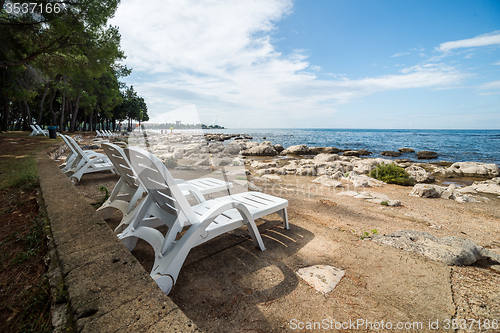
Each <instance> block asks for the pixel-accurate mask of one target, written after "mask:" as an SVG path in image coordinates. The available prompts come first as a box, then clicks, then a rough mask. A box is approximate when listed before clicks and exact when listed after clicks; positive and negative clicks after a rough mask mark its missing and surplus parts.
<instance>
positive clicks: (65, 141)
mask: <svg viewBox="0 0 500 333" xmlns="http://www.w3.org/2000/svg"><path fill="white" fill-rule="evenodd" d="M61 138H62V139H63V141H64V143H65V144H66V145H67V146H68V147H69V149H71V151H72V152H73V154H75V155H78V153H77V152H76V151H75V148H73V145H72V144H71V143H70V142H69V139H68V136H67V135H64V134H61Z"/></svg>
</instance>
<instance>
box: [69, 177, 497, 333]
mask: <svg viewBox="0 0 500 333" xmlns="http://www.w3.org/2000/svg"><path fill="white" fill-rule="evenodd" d="M251 171H252V170H251ZM172 174H173V175H174V177H175V178H182V179H186V180H188V179H194V178H198V177H200V176H207V175H210V177H217V176H220V174H213V173H211V171H210V170H204V171H200V170H197V171H177V170H174V171H172ZM250 178H251V176H250ZM282 179H283V182H256V185H257V186H259V187H261V188H262V189H264V191H265V192H267V193H269V194H272V195H277V196H280V197H283V198H286V199H287V200H288V201H289V207H288V214H289V221H290V224H291V228H290V230H285V229H284V228H283V226H282V223H281V220H280V218H279V216H278V215H277V214H272V215H269V216H267V217H265V218H263V219H260V220H258V221H257V224H258V226H259V230H260V232H261V234H262V237H263V240H264V243H265V245H266V248H267V249H266V251H262V252H261V251H259V250H258V249H256V248H255V247H254V246H253V243H252V241H251V239H250V238H249V237H248V232H247V231H246V230H245V229H242V230H236V231H234V232H232V233H228V234H225V235H223V236H220V237H218V238H216V239H214V240H212V241H210V242H207V243H205V244H202V245H201V246H199V247H197V248H195V249H193V250H192V251H191V252H190V254H189V256H188V258H187V260H186V262H185V264H184V266H183V268H182V270H181V273H180V275H179V279H178V281H177V283H176V285H175V286H174V287H173V289H172V291H171V293H170V294H169V296H170V297H171V298H172V299H173V300H174V302H176V303H177V304H178V305H179V307H180V308H181V309H182V310H183V311H184V312H185V313H186V315H187V316H188V317H190V318H191V319H192V320H193V321H194V322H195V323H196V324H197V325H199V327H200V328H202V329H203V330H205V331H207V332H243V331H255V332H281V331H290V332H293V331H303V330H301V328H304V329H305V328H310V331H317V332H321V331H340V332H350V331H372V330H377V327H380V323H381V321H382V320H383V321H384V322H385V325H387V324H388V323H391V325H394V326H393V330H394V329H395V328H396V325H397V323H400V324H401V325H403V326H402V328H401V329H400V330H396V331H405V332H406V331H408V332H410V331H433V332H436V331H458V332H479V331H491V332H495V331H500V328H498V329H494V328H493V326H492V325H493V323H494V322H493V321H494V320H497V321H498V325H499V327H500V302H499V301H498V300H499V299H500V273H499V272H500V265H499V264H498V263H495V262H493V261H482V262H479V263H477V264H476V265H473V266H467V267H453V266H451V267H449V266H446V265H444V264H443V263H440V262H436V261H432V260H429V259H427V258H425V257H423V256H420V255H417V254H412V253H407V252H404V251H401V250H399V249H395V248H392V247H389V246H386V245H383V244H378V243H375V242H372V241H370V240H369V238H364V237H361V236H363V235H364V234H365V232H366V233H369V234H372V233H374V232H377V233H381V234H387V233H392V232H395V231H398V230H419V231H426V232H429V233H431V234H433V235H435V236H438V237H444V236H457V237H462V238H467V239H471V240H473V241H474V242H476V243H477V244H479V245H481V246H484V247H486V248H488V249H492V250H493V251H496V252H498V253H500V199H499V198H498V197H497V196H494V195H481V196H480V197H481V198H480V199H481V201H482V202H479V203H458V202H455V201H451V200H446V199H441V198H439V199H425V198H415V197H411V196H409V195H408V193H409V192H410V190H411V187H410V188H409V187H402V186H397V185H384V186H383V187H376V188H358V189H355V190H357V191H358V192H363V191H370V192H377V193H383V194H386V195H388V196H389V198H390V199H396V200H400V201H401V203H402V206H400V207H386V206H382V205H380V204H374V203H370V202H367V201H363V200H360V199H355V198H352V197H348V196H343V195H338V193H339V192H341V191H342V189H340V190H339V189H337V190H333V189H330V188H326V187H322V186H318V185H315V184H312V183H311V181H312V180H313V179H314V178H313V177H306V176H283V177H282ZM117 181H118V176H114V175H111V174H110V173H109V172H103V173H96V174H91V175H85V176H84V177H83V178H82V180H81V182H80V183H79V184H78V185H77V189H78V190H79V191H81V192H82V193H83V194H84V196H85V197H86V198H87V199H88V201H89V203H91V204H96V203H98V202H99V201H100V200H101V199H102V197H103V194H102V193H101V192H100V191H99V186H100V185H104V186H106V187H107V188H108V189H109V190H111V189H112V188H113V187H114V184H115V183H116V182H117ZM448 181H449V180H448ZM348 189H349V190H354V189H352V188H344V189H343V191H345V190H348ZM241 190H243V188H242V187H239V185H235V191H236V192H237V191H241ZM220 195H222V194H220ZM120 219H121V213H120V212H118V211H116V212H115V213H114V214H113V216H112V217H111V219H109V220H108V221H107V222H108V224H109V225H110V227H112V228H114V226H116V225H117V224H118V223H119V221H120ZM362 238H364V239H362ZM133 253H134V255H136V257H137V258H138V259H139V261H141V263H142V264H143V266H144V267H145V269H146V270H148V271H149V270H150V269H151V267H152V260H153V258H152V257H153V252H152V250H151V248H150V247H149V246H148V244H147V243H144V242H142V241H140V242H139V243H138V245H137V247H136V248H135V249H134V251H133ZM318 264H323V265H331V266H334V267H337V268H340V269H342V270H344V271H345V272H346V274H345V276H344V278H342V280H341V281H340V283H339V284H338V286H337V287H336V288H335V289H334V290H333V291H331V292H329V293H327V294H322V293H320V292H318V291H316V290H315V289H313V288H312V287H311V286H309V285H308V284H307V283H305V282H304V280H302V279H301V278H299V277H298V276H297V274H296V272H297V270H298V269H300V268H302V267H307V266H311V265H318ZM436 320H437V321H438V322H436ZM452 320H458V321H453V322H452ZM464 320H465V321H464ZM479 320H481V322H480V325H481V326H479V322H478V321H479ZM315 322H316V326H314V325H315V324H314V323H315ZM353 322H356V323H357V324H359V325H357V326H352V323H353ZM367 322H368V323H367ZM308 323H309V324H308ZM346 323H350V325H347V326H346ZM370 323H371V324H370ZM374 323H375V324H374ZM419 323H421V325H422V326H421V327H420V326H418V325H419ZM485 323H490V324H491V325H490V326H488V324H487V325H486V327H484V324H485ZM342 324H344V325H343V326H342ZM377 324H378V325H379V326H377ZM452 324H456V325H458V326H457V327H455V328H458V330H453V327H452ZM308 325H309V326H308ZM370 325H371V326H370ZM374 325H375V326H374ZM404 326H406V328H404ZM387 327H388V326H385V328H387ZM436 327H438V329H437V330H435V329H434V328H436ZM488 327H490V329H489V330H485V329H484V328H488ZM336 328H337V329H336ZM447 328H449V329H447ZM464 328H465V329H464ZM379 331H382V330H379Z"/></svg>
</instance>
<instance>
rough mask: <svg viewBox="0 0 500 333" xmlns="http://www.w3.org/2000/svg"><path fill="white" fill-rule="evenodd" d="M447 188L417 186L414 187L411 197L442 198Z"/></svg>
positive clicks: (426, 185) (425, 185)
mask: <svg viewBox="0 0 500 333" xmlns="http://www.w3.org/2000/svg"><path fill="white" fill-rule="evenodd" d="M444 190H445V188H443V187H441V186H438V185H428V184H416V185H415V186H413V189H412V191H411V192H410V195H411V196H413V197H422V198H440V197H441V193H443V191H444Z"/></svg>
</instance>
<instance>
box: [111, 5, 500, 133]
mask: <svg viewBox="0 0 500 333" xmlns="http://www.w3.org/2000/svg"><path fill="white" fill-rule="evenodd" d="M146 4H147V6H146ZM110 23H111V24H113V25H117V26H119V28H120V32H121V35H122V49H123V50H124V51H125V54H126V55H127V59H126V60H125V64H126V65H127V66H129V67H131V68H132V69H133V73H132V75H131V76H129V77H127V78H125V81H126V82H127V83H128V84H133V85H134V88H135V89H136V90H137V91H138V93H139V95H141V96H143V97H144V98H145V100H146V103H147V105H148V108H149V114H150V117H151V118H152V119H157V120H159V119H163V120H166V121H172V122H173V121H175V120H181V121H183V122H185V123H186V122H187V123H195V122H198V121H201V122H203V123H205V124H219V125H223V126H225V127H228V128H238V127H241V128H261V127H265V128H292V127H296V128H424V129H427V128H471V129H473V128H479V129H489V128H491V129H500V2H499V1H480V0H476V1H459V0H452V1H446V0H440V1H423V0H419V1H381V0H378V1H368V0H363V1H357V0H349V1H347V0H344V1H334V0H331V1H314V0H308V1H306V0H297V1H287V0H245V1H232V0H225V1H221V0H211V1H161V0H151V1H148V2H144V1H140V0H122V2H121V4H120V6H119V8H118V11H117V13H116V16H115V18H114V19H113V20H111V22H110Z"/></svg>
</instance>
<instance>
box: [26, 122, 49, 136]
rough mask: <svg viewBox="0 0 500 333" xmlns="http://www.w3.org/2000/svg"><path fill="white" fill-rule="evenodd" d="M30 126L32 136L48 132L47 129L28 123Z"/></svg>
mask: <svg viewBox="0 0 500 333" xmlns="http://www.w3.org/2000/svg"><path fill="white" fill-rule="evenodd" d="M30 127H31V129H32V132H31V134H30V136H33V135H45V136H47V134H48V133H49V131H47V130H43V129H41V128H40V126H35V125H30Z"/></svg>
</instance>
